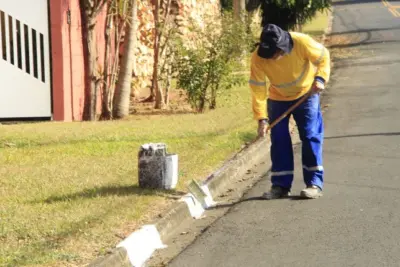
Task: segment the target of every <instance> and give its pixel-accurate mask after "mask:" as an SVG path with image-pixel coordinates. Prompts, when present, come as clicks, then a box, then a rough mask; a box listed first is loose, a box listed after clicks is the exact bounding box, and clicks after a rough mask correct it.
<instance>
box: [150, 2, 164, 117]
mask: <svg viewBox="0 0 400 267" xmlns="http://www.w3.org/2000/svg"><path fill="white" fill-rule="evenodd" d="M159 10H160V7H159V0H155V8H154V24H155V28H154V65H153V81H152V87H153V91H154V92H155V94H156V103H155V106H154V108H155V109H162V108H164V100H163V93H162V90H161V88H160V86H159V84H158V60H159V56H160V40H159V39H160V38H159V37H160V36H159V28H158V27H159V21H160V20H159Z"/></svg>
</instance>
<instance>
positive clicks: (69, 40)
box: [50, 0, 106, 121]
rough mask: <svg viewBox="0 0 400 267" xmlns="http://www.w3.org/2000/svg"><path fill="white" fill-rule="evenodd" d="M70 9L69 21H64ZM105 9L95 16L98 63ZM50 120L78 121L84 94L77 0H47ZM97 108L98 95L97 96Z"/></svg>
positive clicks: (79, 15) (102, 50) (101, 58)
mask: <svg viewBox="0 0 400 267" xmlns="http://www.w3.org/2000/svg"><path fill="white" fill-rule="evenodd" d="M68 10H70V14H71V24H68V21H67V12H68ZM105 18H106V9H104V10H103V11H102V13H101V14H100V15H99V16H98V18H97V24H96V36H97V52H98V59H99V64H100V65H101V66H102V65H103V61H104V27H105ZM50 21H51V36H52V37H51V42H52V44H51V45H52V51H51V55H52V65H53V73H52V74H53V103H54V104H53V106H54V120H57V121H80V120H82V115H83V105H84V97H85V94H84V92H85V87H84V84H85V83H84V61H83V40H82V30H81V14H80V8H79V0H63V1H50ZM98 99H99V103H98V110H99V111H100V103H101V98H100V97H99V98H98Z"/></svg>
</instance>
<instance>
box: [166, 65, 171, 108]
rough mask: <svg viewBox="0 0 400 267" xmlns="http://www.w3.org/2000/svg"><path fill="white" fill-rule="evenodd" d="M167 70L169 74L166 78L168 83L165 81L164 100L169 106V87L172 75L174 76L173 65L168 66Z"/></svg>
mask: <svg viewBox="0 0 400 267" xmlns="http://www.w3.org/2000/svg"><path fill="white" fill-rule="evenodd" d="M167 72H168V74H167V80H166V83H165V101H164V103H165V106H166V107H168V105H169V89H170V88H171V76H172V74H171V67H170V66H169V67H168V68H167Z"/></svg>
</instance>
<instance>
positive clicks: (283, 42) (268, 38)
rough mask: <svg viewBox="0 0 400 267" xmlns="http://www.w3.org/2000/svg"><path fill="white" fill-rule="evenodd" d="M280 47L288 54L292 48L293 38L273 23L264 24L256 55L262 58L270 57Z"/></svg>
mask: <svg viewBox="0 0 400 267" xmlns="http://www.w3.org/2000/svg"><path fill="white" fill-rule="evenodd" d="M278 49H280V50H282V51H284V52H285V53H286V54H289V53H290V52H291V51H292V49H293V40H292V37H291V36H290V34H289V32H287V31H284V30H282V29H281V28H280V27H278V26H276V25H274V24H267V25H265V26H264V28H263V30H262V32H261V36H260V44H259V47H258V52H257V54H258V56H260V57H262V58H267V59H268V58H272V57H273V56H274V55H275V53H276V51H277V50H278Z"/></svg>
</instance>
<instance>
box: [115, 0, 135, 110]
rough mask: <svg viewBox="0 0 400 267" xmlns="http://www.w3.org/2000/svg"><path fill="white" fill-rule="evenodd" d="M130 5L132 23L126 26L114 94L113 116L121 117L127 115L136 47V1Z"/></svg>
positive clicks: (133, 0)
mask: <svg viewBox="0 0 400 267" xmlns="http://www.w3.org/2000/svg"><path fill="white" fill-rule="evenodd" d="M131 5H132V6H131V12H130V14H131V18H132V23H131V24H130V25H127V26H126V27H127V32H126V35H125V36H126V38H125V42H124V56H123V58H122V62H121V68H120V72H119V75H118V84H117V87H116V92H115V96H114V107H113V116H114V118H123V117H125V116H128V115H129V104H130V95H131V83H132V72H133V61H134V60H135V54H134V53H135V47H136V23H137V1H136V0H131Z"/></svg>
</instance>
